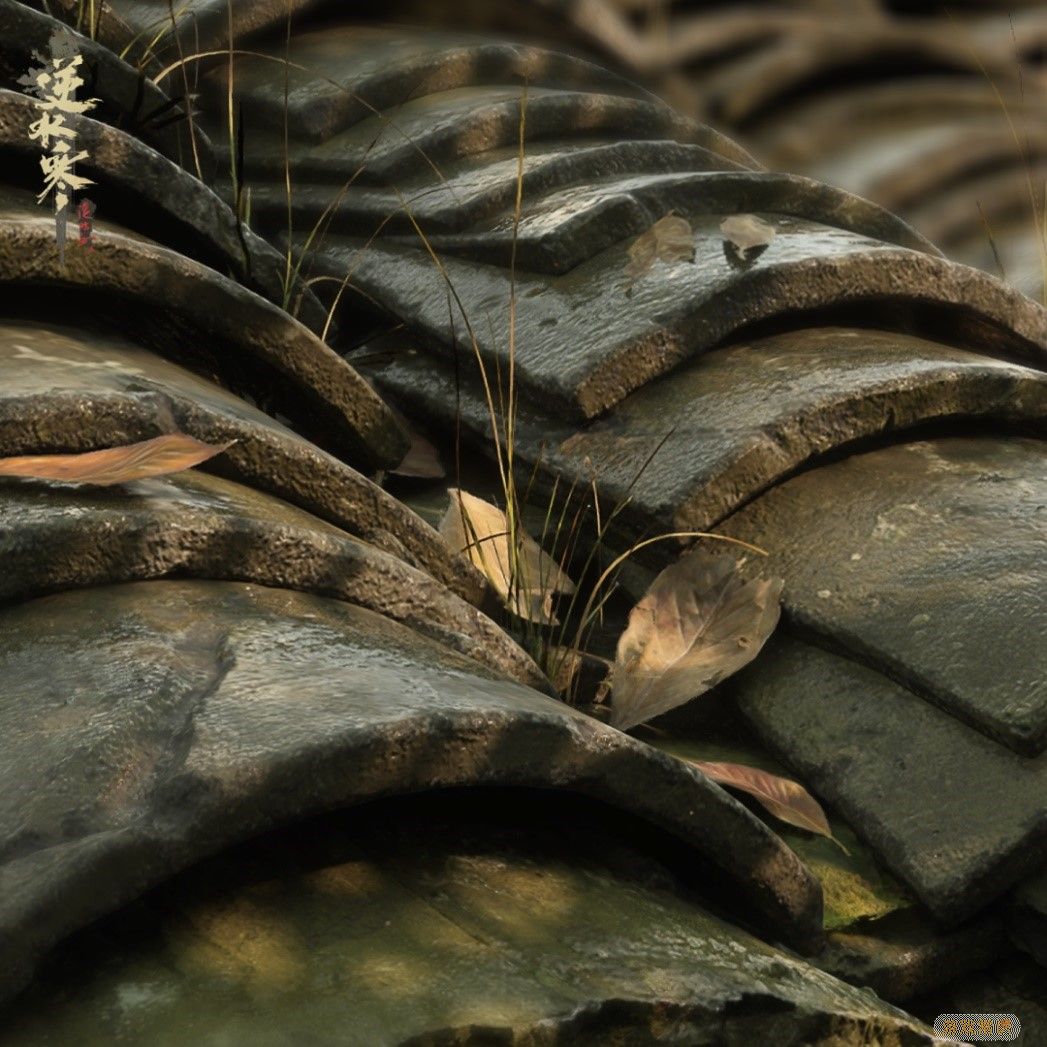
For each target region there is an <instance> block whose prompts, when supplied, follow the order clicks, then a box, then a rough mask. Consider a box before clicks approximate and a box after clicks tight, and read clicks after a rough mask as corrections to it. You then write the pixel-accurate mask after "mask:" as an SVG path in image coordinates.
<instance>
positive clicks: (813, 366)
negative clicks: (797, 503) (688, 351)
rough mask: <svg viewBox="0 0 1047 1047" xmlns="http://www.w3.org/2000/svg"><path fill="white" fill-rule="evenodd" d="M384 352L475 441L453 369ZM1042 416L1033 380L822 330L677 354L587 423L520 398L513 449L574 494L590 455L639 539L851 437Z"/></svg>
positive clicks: (946, 351)
mask: <svg viewBox="0 0 1047 1047" xmlns="http://www.w3.org/2000/svg"><path fill="white" fill-rule="evenodd" d="M390 341H392V340H390ZM390 348H391V350H392V351H391V352H390V353H389V358H388V359H387V360H385V361H383V362H382V363H381V364H379V365H376V368H377V369H376V372H375V373H376V377H377V378H378V380H379V382H380V384H381V385H382V387H383V388H384V389H387V390H388V391H389V392H390V393H392V394H393V395H395V396H396V397H397V398H399V399H401V400H403V401H404V402H406V403H408V404H410V405H411V406H412V408H413V409H414V410H415V412H416V413H417V414H419V415H423V416H436V417H437V418H439V419H440V421H441V422H442V423H443V424H445V425H450V424H451V423H452V421H453V412H455V411H456V410H457V409H458V408H459V407H460V410H461V416H462V419H463V422H464V424H465V427H466V429H467V431H468V432H470V433H471V434H472V436H473V438H474V439H475V440H477V442H480V441H483V440H485V439H486V437H487V434H488V432H489V430H490V421H489V419H488V411H487V406H486V403H485V402H484V400H483V398H482V395H481V393H480V392H479V390H478V389H477V388H476V386H475V385H474V384H471V383H469V382H466V381H463V382H460V384H459V386H458V389H457V390H456V388H455V385H454V378H453V375H451V374H450V373H448V372H446V371H444V370H441V369H438V368H436V367H434V366H433V361H432V358H431V356H430V355H428V354H426V353H425V352H424V351H419V350H412V349H411V348H410V347H409V346H407V347H404V346H402V345H401V346H399V347H397V346H396V345H393V346H391V347H390ZM397 349H398V351H396V350H397ZM1045 417H1047V377H1045V376H1044V375H1043V373H1042V372H1039V371H1035V370H1033V369H1031V368H1028V367H1024V366H1021V365H1018V364H1012V363H1007V362H1004V361H998V360H991V359H986V358H984V357H979V356H978V355H976V354H974V353H971V352H967V351H964V350H959V349H952V348H949V347H947V346H944V345H941V344H937V343H934V342H928V341H925V340H923V339H920V338H915V337H913V336H912V335H901V334H890V333H886V332H880V331H870V330H861V329H855V328H839V327H823V328H818V329H811V330H802V331H795V332H789V333H787V334H781V335H772V336H769V337H766V338H759V339H752V340H748V341H744V342H740V343H738V344H736V345H732V346H729V347H725V348H721V349H717V350H715V351H714V352H710V353H706V354H704V355H703V356H700V357H697V358H695V359H693V360H689V361H688V362H687V363H685V364H683V365H681V366H680V367H678V368H677V369H676V370H674V371H672V372H671V373H670V374H668V375H666V376H664V377H663V378H660V379H657V380H655V381H653V382H651V383H649V384H648V385H647V386H645V387H644V388H643V389H639V390H637V391H636V392H635V393H632V394H631V395H630V396H628V397H626V398H625V399H624V400H623V401H621V402H620V403H619V404H618V405H617V406H616V407H615V408H614V409H613V410H612V411H610V412H609V413H608V414H607V415H606V416H605V417H604V418H601V419H599V420H598V421H596V422H594V423H592V424H590V425H589V426H587V427H585V428H581V429H577V430H576V429H574V428H573V427H572V426H570V425H567V424H565V423H564V422H562V421H558V420H555V419H550V418H547V417H545V416H543V415H541V414H538V413H537V412H536V411H534V409H533V408H531V407H529V405H527V404H524V405H522V406H521V409H520V412H519V415H518V422H517V437H518V442H517V447H518V449H519V453H520V455H521V456H522V457H523V458H524V459H525V460H526V461H527V463H528V467H530V465H531V464H532V463H533V462H535V461H536V460H538V457H539V453H540V454H541V463H542V468H543V470H544V471H545V472H547V473H549V474H553V475H557V476H561V477H563V478H564V479H566V480H568V481H577V482H579V483H580V484H582V485H583V486H584V485H587V484H588V483H589V480H590V476H591V473H590V471H589V468H590V467H589V466H587V465H586V459H588V460H589V462H591V463H592V469H594V470H595V474H596V477H597V481H598V484H599V488H600V491H601V496H602V498H603V499H604V500H605V501H607V502H609V503H611V504H615V503H617V502H619V501H620V500H622V499H623V498H625V496H626V493H628V495H629V498H630V506H629V508H628V509H627V510H626V511H625V512H623V513H622V515H621V526H622V527H626V526H628V527H629V528H630V534H637V533H639V532H641V531H643V530H645V529H655V530H689V529H698V530H701V529H705V528H708V527H710V526H712V525H713V524H715V523H717V522H719V521H720V520H722V519H723V518H724V517H725V516H726V515H727V514H728V513H730V512H731V511H733V510H735V509H737V508H738V507H739V506H740V505H742V504H744V503H745V502H746V501H748V500H749V499H750V498H751V497H752V496H753V495H754V494H755V493H757V492H758V491H760V490H762V489H764V488H765V487H767V486H770V485H772V484H773V483H775V482H776V481H778V480H781V479H783V478H784V477H785V476H787V475H788V474H789V473H790V472H791V471H792V470H794V469H796V468H798V467H801V466H803V465H805V464H807V463H809V462H811V461H812V460H814V461H816V460H817V458H818V456H819V455H822V454H824V453H826V452H828V451H830V450H832V449H833V448H835V447H840V446H846V445H847V444H849V443H853V442H855V441H859V440H863V439H869V438H878V439H883V438H887V439H891V438H900V437H901V436H902V435H903V434H904V433H905V431H906V430H909V429H913V428H918V427H919V426H921V425H924V424H931V423H937V424H941V423H943V422H948V423H949V424H954V425H960V424H968V423H978V424H990V425H1002V426H1022V427H1025V428H1028V429H1033V428H1036V427H1037V426H1041V425H1042V423H1043V420H1044V418H1045ZM543 445H544V446H543ZM648 459H649V461H648ZM644 462H647V465H646V466H645V468H644V469H643V471H642V472H640V473H639V475H637V473H638V472H639V470H640V466H641V465H642V464H643V463H644Z"/></svg>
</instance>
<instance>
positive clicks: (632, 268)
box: [625, 214, 694, 284]
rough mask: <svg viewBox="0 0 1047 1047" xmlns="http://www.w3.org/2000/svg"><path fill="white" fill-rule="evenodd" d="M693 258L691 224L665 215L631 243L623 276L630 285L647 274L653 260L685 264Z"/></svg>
mask: <svg viewBox="0 0 1047 1047" xmlns="http://www.w3.org/2000/svg"><path fill="white" fill-rule="evenodd" d="M693 257H694V230H693V229H692V228H691V223H690V222H688V221H687V219H686V218H681V217H680V216H679V215H672V214H668V215H666V216H665V217H664V218H659V219H658V221H657V222H655V223H654V225H652V226H651V228H650V229H648V230H647V232H646V233H642V234H641V235H640V236H638V237H637V238H636V239H635V240H634V241H633V243H632V246H630V248H629V264H628V266H626V269H625V275H626V276H627V277H628V278H629V283H630V284H632V283H634V282H635V281H636V280H638V279H639V278H640V277H641V276H643V275H644V273H646V272H648V271H649V270H650V268H651V266H652V265H654V260H655V259H656V258H660V259H661V260H662V261H663V262H689V261H690V260H691V259H692V258H693Z"/></svg>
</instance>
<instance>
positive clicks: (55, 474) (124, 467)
mask: <svg viewBox="0 0 1047 1047" xmlns="http://www.w3.org/2000/svg"><path fill="white" fill-rule="evenodd" d="M234 443H236V441H235V440H230V441H228V442H227V443H224V444H208V443H203V442H202V441H200V440H196V439H194V438H193V437H192V436H187V435H186V434H185V433H167V434H165V435H164V436H156V437H154V438H153V439H151V440H142V441H140V442H139V443H133V444H125V445H122V446H119V447H107V448H105V449H104V450H100V451H85V452H84V453H82V454H37V455H23V456H20V457H16V458H0V476H19V477H24V478H27V479H33V480H56V481H59V482H61V483H79V484H94V485H96V486H100V487H108V486H111V485H113V484H122V483H130V482H131V481H132V480H144V479H147V478H149V477H154V476H166V475H168V474H170V473H178V472H181V471H182V470H183V469H191V468H192V467H193V466H194V465H200V464H201V462H206V461H207V460H208V459H209V458H214V457H215V455H218V454H221V453H222V452H223V451H225V450H228V448H230V447H232V445H233V444H234Z"/></svg>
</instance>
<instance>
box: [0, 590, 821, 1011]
mask: <svg viewBox="0 0 1047 1047" xmlns="http://www.w3.org/2000/svg"><path fill="white" fill-rule="evenodd" d="M0 618H2V622H3V624H2V626H0V636H2V640H0V663H2V665H3V675H4V679H5V680H6V681H7V682H8V684H7V686H6V688H5V701H4V703H3V704H2V706H0V718H2V720H3V722H4V730H3V731H2V732H0V738H3V742H2V743H0V745H3V746H4V747H5V748H4V758H3V760H2V761H0V768H2V774H3V775H4V782H5V788H4V789H3V790H2V792H0V797H2V798H0V822H2V826H3V829H4V833H5V838H6V840H7V842H8V848H7V856H6V861H4V863H3V865H0V884H2V886H3V890H2V891H0V928H2V929H3V934H4V956H5V963H4V966H3V968H2V972H0V994H2V995H3V996H5V997H6V996H9V995H10V994H11V993H13V992H14V991H17V989H19V988H20V987H21V986H22V985H24V983H25V982H26V980H27V979H28V978H29V977H30V976H31V974H32V971H33V968H34V967H35V966H36V964H37V963H38V962H39V960H40V958H41V956H42V954H43V953H44V952H45V950H47V949H48V948H49V947H50V946H52V945H53V944H54V943H55V942H56V941H57V940H58V939H59V938H61V937H63V936H64V935H67V934H69V933H70V932H72V931H74V930H76V929H78V928H80V927H82V926H84V925H85V924H87V923H89V922H90V921H91V920H93V919H96V918H97V917H99V916H101V915H103V914H104V913H107V912H109V911H111V910H112V909H114V908H116V907H118V906H119V905H121V904H122V903H125V902H127V901H129V900H131V899H132V898H134V897H135V896H137V895H138V894H140V893H141V892H142V890H143V889H144V888H145V887H147V886H149V885H151V884H154V883H156V882H157V881H159V880H162V879H165V878H167V877H170V876H171V875H173V874H174V873H176V872H178V871H180V870H182V869H184V868H185V867H186V866H188V865H189V864H190V863H192V862H194V861H196V860H199V859H200V858H202V857H204V856H206V855H208V854H211V853H213V852H214V851H216V850H218V849H220V848H223V847H228V846H230V845H231V844H234V843H237V842H239V841H241V840H243V839H245V838H247V837H250V836H253V835H256V834H258V833H259V832H262V831H265V830H267V829H270V828H272V827H275V826H280V825H283V824H286V823H288V822H290V821H293V820H298V819H301V818H303V817H308V816H310V815H313V814H317V813H320V812H323V811H329V810H332V809H335V808H339V807H346V806H349V805H352V804H357V803H361V802H364V801H366V800H369V799H375V798H380V797H382V796H388V795H390V794H396V793H412V792H419V791H422V790H431V789H437V788H446V787H448V786H471V787H475V786H482V785H495V786H517V787H526V788H531V789H555V790H564V791H567V792H575V793H581V794H583V795H585V796H589V797H592V798H594V799H597V800H600V801H603V802H606V803H609V804H612V805H613V806H615V807H618V808H620V809H623V810H625V811H628V812H631V813H633V814H636V815H639V816H640V817H642V818H644V819H646V820H648V821H651V822H653V823H654V824H655V825H657V826H659V827H660V828H662V829H663V830H666V831H668V832H669V833H671V834H672V835H674V836H676V837H678V838H679V839H681V840H683V841H684V842H685V843H686V844H688V845H689V846H690V847H692V848H693V849H694V852H695V854H696V856H700V858H701V860H702V861H703V862H704V863H707V864H708V866H709V867H710V868H711V869H712V870H715V873H716V875H718V876H720V877H726V878H727V879H728V880H729V881H732V882H733V881H737V883H736V885H735V886H736V887H737V889H738V890H740V891H741V892H742V894H741V897H743V898H744V899H745V901H746V903H747V904H748V905H749V906H751V908H750V909H749V910H748V911H747V912H746V917H747V918H753V919H757V920H759V921H760V922H761V923H764V924H765V925H766V926H770V927H772V928H774V931H775V932H776V933H778V934H781V935H783V936H785V937H787V938H790V939H791V940H793V941H794V942H801V943H803V942H807V943H809V942H810V940H811V937H812V935H813V936H815V937H817V935H818V933H819V932H820V920H821V897H820V891H819V888H818V885H817V883H816V881H814V880H813V879H812V877H811V875H810V873H809V872H808V871H807V870H806V868H805V866H804V865H803V864H802V863H801V862H800V861H799V859H798V858H797V857H796V856H795V854H793V853H792V851H790V850H789V849H788V848H787V847H786V846H785V845H784V844H783V843H782V842H781V840H780V839H779V838H778V837H777V836H775V835H774V834H773V833H772V832H770V830H768V829H767V828H766V827H765V826H764V825H763V823H762V822H760V821H759V820H758V819H756V818H755V817H754V816H753V815H752V814H751V813H750V812H749V811H748V810H747V809H746V808H745V807H743V806H742V805H741V804H740V803H738V801H736V800H734V799H732V798H731V797H729V796H728V795H727V794H726V793H725V792H723V791H722V790H721V789H720V788H719V787H718V786H716V785H714V784H713V783H712V782H710V781H709V780H708V779H706V778H705V777H704V776H703V775H702V774H700V773H699V772H698V771H696V770H694V769H693V768H691V767H688V766H687V765H686V764H684V763H683V762H681V761H679V760H675V759H672V758H670V757H667V756H665V755H664V754H662V753H659V752H657V751H656V750H654V749H652V748H651V747H650V746H647V745H644V744H643V743H641V742H638V741H637V740H636V739H633V738H630V737H628V736H627V735H624V734H622V733H621V732H619V731H616V730H613V729H612V728H610V727H607V726H605V725H603V724H600V723H599V722H597V721H595V720H593V719H592V718H590V717H587V716H585V715H583V714H581V713H579V712H577V711H575V710H572V709H571V708H569V707H567V706H566V705H564V704H563V703H562V702H558V701H556V700H554V699H552V698H548V697H546V696H544V695H541V694H538V693H537V692H535V691H533V690H531V689H529V688H527V687H524V686H522V685H520V684H517V683H513V682H510V681H508V680H506V679H504V678H502V677H499V676H498V675H496V674H494V673H491V672H489V671H485V670H484V669H482V668H480V667H478V666H477V665H476V663H474V662H472V661H470V660H469V659H466V658H463V657H461V656H460V655H457V654H455V653H453V652H451V651H448V650H447V649H446V648H444V647H441V646H440V645H439V644H436V643H433V642H432V641H430V640H428V639H425V638H423V637H420V636H419V635H418V634H416V633H414V632H412V631H410V630H408V629H405V628H404V627H403V626H401V625H399V624H397V623H394V622H390V621H389V620H387V619H385V618H381V617H379V616H377V615H374V614H372V613H370V612H369V611H366V610H364V609H362V608H359V607H354V606H352V605H350V604H345V603H341V602H338V601H333V600H327V599H322V598H319V597H314V596H306V595H303V594H300V593H293V592H286V591H281V590H274V589H268V588H263V587H260V586H256V585H243V584H234V583H218V582H186V581H169V582H149V583H140V584H132V585H123V586H118V587H110V588H96V589H91V590H84V591H81V592H76V593H62V594H59V595H56V596H51V597H47V598H45V599H40V600H34V601H31V602H29V603H24V604H21V605H18V606H15V607H7V608H5V609H4V610H3V612H2V615H0ZM59 654H60V656H59V657H56V655H59ZM15 681H17V683H15Z"/></svg>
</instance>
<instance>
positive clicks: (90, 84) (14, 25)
mask: <svg viewBox="0 0 1047 1047" xmlns="http://www.w3.org/2000/svg"><path fill="white" fill-rule="evenodd" d="M40 6H41V7H43V6H44V5H40ZM52 10H53V11H54V12H55V14H56V15H57V14H58V13H59V12H60V8H59V7H58V6H57V5H54V6H53V7H52ZM61 10H66V11H67V13H68V14H69V17H70V19H71V21H72V22H73V24H74V25H75V24H76V22H77V14H78V13H79V14H82V13H83V12H84V11H85V10H86V9H83V8H77V7H76V5H75V4H71V5H69V6H68V8H62V9H61ZM92 10H93V11H94V13H95V15H96V19H98V20H99V25H96V26H95V27H94V28H95V31H94V32H92V31H91V28H90V27H89V26H84V25H81V27H82V28H83V30H84V32H82V33H80V32H78V33H76V37H75V39H76V48H77V51H78V52H79V54H80V55H81V56H82V66H81V73H82V75H83V78H84V81H85V86H84V94H83V95H82V96H81V97H84V98H94V99H97V100H98V104H97V106H96V107H95V108H94V109H93V110H92V115H93V116H94V117H95V118H96V119H98V120H102V121H104V122H106V123H109V124H112V125H114V126H116V127H119V128H121V129H122V130H124V131H126V132H128V133H130V134H133V135H134V136H135V137H137V138H140V139H141V140H142V141H143V142H145V143H147V144H148V145H150V146H152V147H153V148H154V149H156V150H157V151H158V152H160V153H161V154H162V155H164V156H166V157H167V158H168V159H169V160H171V161H173V162H174V163H177V164H179V165H180V166H182V167H183V168H185V169H186V170H187V171H193V172H194V173H198V174H201V175H203V176H204V177H206V178H211V177H212V176H213V174H214V152H213V149H212V147H211V143H210V141H209V140H208V138H207V135H206V134H205V133H204V131H203V129H202V128H201V127H199V126H198V125H196V124H194V123H193V121H192V120H191V118H190V114H188V113H187V111H186V108H185V104H184V94H185V93H186V92H182V93H181V94H179V93H178V92H177V91H175V92H174V94H175V97H174V98H172V97H171V95H169V94H168V93H167V92H166V91H165V90H164V88H162V87H160V86H158V85H157V84H156V83H155V82H154V81H153V80H152V79H151V78H150V76H148V75H146V74H145V72H144V71H143V70H142V69H139V68H137V67H135V66H133V65H131V64H130V63H129V62H128V61H125V60H124V59H123V58H122V57H120V55H119V54H118V51H119V50H120V47H117V48H116V49H114V50H110V49H109V48H108V47H107V46H104V42H105V41H104V37H105V35H106V34H105V32H104V31H102V27H105V26H107V25H109V23H110V22H111V21H112V20H113V19H114V16H113V14H112V11H111V10H109V8H108V5H105V6H104V10H103V5H102V4H98V5H97V6H96V7H95V8H93V9H92ZM63 27H65V28H69V27H68V26H65V23H64V22H61V21H59V20H58V19H57V18H55V17H52V16H51V14H49V13H45V12H44V11H43V10H34V9H33V7H32V6H29V5H25V4H21V3H18V2H17V0H3V3H0V88H4V89H9V90H15V91H20V90H22V87H21V86H20V85H19V80H20V78H22V77H24V76H25V75H26V74H27V73H28V72H29V70H30V68H32V67H34V66H36V65H37V61H36V58H35V55H37V54H39V55H42V56H46V55H48V54H49V52H50V46H51V41H52V38H53V37H54V34H55V33H56V31H58V30H61V29H62V28H63ZM149 72H150V73H152V74H155V73H156V72H157V70H156V69H150V70H149ZM175 83H176V84H177V81H175ZM165 86H166V85H165Z"/></svg>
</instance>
